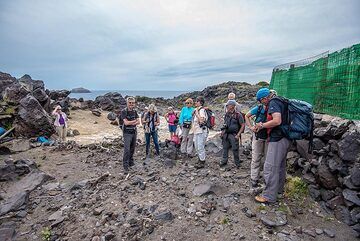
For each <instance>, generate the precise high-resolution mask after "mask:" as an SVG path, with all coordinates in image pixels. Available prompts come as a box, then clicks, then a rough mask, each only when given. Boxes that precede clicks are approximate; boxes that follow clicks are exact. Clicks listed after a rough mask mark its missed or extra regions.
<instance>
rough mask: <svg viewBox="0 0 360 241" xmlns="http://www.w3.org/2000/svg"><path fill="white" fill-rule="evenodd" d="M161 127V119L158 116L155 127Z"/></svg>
mask: <svg viewBox="0 0 360 241" xmlns="http://www.w3.org/2000/svg"><path fill="white" fill-rule="evenodd" d="M159 125H160V117H159V115H157V117H156V121H155V126H159Z"/></svg>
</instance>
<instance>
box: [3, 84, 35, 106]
mask: <svg viewBox="0 0 360 241" xmlns="http://www.w3.org/2000/svg"><path fill="white" fill-rule="evenodd" d="M29 93H30V91H29V90H28V89H27V88H26V87H25V86H24V85H21V84H19V83H15V84H13V85H11V86H9V87H7V88H6V89H5V91H4V93H3V98H4V100H5V101H6V102H8V103H10V104H14V105H17V104H19V102H20V100H21V99H22V98H24V97H25V96H27V95H28V94H29Z"/></svg>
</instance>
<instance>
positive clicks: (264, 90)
mask: <svg viewBox="0 0 360 241" xmlns="http://www.w3.org/2000/svg"><path fill="white" fill-rule="evenodd" d="M269 94H270V90H269V89H268V88H261V89H259V90H258V92H257V93H256V100H257V101H260V100H261V99H262V98H264V97H267V96H268V95H269Z"/></svg>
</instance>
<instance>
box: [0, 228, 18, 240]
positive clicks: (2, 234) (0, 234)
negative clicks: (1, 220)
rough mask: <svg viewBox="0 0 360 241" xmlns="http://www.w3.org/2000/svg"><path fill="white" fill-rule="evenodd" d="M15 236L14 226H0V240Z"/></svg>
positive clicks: (12, 238) (10, 238)
mask: <svg viewBox="0 0 360 241" xmlns="http://www.w3.org/2000/svg"><path fill="white" fill-rule="evenodd" d="M14 237H15V228H14V227H0V240H2V241H11V240H14Z"/></svg>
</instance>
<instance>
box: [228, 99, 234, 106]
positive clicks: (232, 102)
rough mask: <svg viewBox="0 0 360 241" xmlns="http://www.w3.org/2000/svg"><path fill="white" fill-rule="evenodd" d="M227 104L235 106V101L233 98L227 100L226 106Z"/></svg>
mask: <svg viewBox="0 0 360 241" xmlns="http://www.w3.org/2000/svg"><path fill="white" fill-rule="evenodd" d="M228 105H233V106H236V101H235V100H228V102H227V103H226V106H228Z"/></svg>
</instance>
